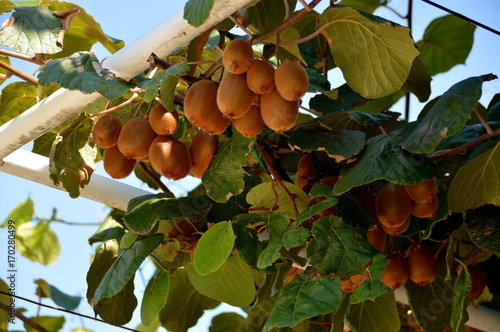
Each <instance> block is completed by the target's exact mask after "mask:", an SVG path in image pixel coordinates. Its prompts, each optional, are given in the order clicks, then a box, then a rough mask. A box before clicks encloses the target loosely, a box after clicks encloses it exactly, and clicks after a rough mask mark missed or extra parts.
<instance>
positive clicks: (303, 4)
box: [299, 0, 313, 12]
mask: <svg viewBox="0 0 500 332" xmlns="http://www.w3.org/2000/svg"><path fill="white" fill-rule="evenodd" d="M299 2H300V3H301V4H302V6H304V9H305V10H307V11H308V12H310V11H311V10H313V9H312V8H311V7H310V6H309V5H308V4H307V3H306V2H305V1H304V0H299Z"/></svg>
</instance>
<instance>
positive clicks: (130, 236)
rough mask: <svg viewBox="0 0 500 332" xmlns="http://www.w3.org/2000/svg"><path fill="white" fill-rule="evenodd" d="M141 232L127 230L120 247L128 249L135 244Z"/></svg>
mask: <svg viewBox="0 0 500 332" xmlns="http://www.w3.org/2000/svg"><path fill="white" fill-rule="evenodd" d="M138 236H139V234H137V233H134V232H126V233H125V234H123V236H122V237H121V239H120V248H123V249H127V248H130V246H131V245H133V244H134V242H135V240H137V237H138Z"/></svg>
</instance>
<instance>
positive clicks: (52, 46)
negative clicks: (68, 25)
mask: <svg viewBox="0 0 500 332" xmlns="http://www.w3.org/2000/svg"><path fill="white" fill-rule="evenodd" d="M61 29H62V22H61V21H60V20H59V19H58V18H57V17H56V16H55V15H54V14H53V12H52V11H51V10H49V9H47V8H41V7H16V8H14V13H12V17H11V18H10V20H9V21H8V24H7V25H6V26H4V27H3V28H2V29H1V30H0V44H1V45H5V46H8V47H11V48H13V49H14V50H16V51H17V52H19V53H24V54H33V53H57V52H59V51H61V49H62V48H61V45H60V44H59V43H58V40H57V38H58V35H59V31H61Z"/></svg>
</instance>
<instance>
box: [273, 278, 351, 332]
mask: <svg viewBox="0 0 500 332" xmlns="http://www.w3.org/2000/svg"><path fill="white" fill-rule="evenodd" d="M341 299H342V287H341V286H340V279H339V278H338V277H334V278H330V277H326V276H325V277H319V278H315V277H312V276H310V275H307V274H304V273H301V274H298V275H296V276H295V277H293V279H292V281H290V282H289V283H288V284H287V285H286V286H285V287H283V289H282V290H281V293H280V296H279V298H278V300H277V301H276V303H275V305H274V307H273V309H272V311H271V315H270V316H269V319H268V320H267V322H266V325H265V326H264V330H265V331H271V330H272V329H273V328H276V327H286V326H290V327H294V326H296V325H297V324H298V323H300V322H301V321H303V320H304V319H307V318H310V317H314V316H316V315H321V314H327V313H330V312H332V311H335V310H336V309H337V308H338V307H339V306H340V301H341Z"/></svg>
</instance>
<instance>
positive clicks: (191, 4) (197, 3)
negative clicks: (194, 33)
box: [184, 0, 214, 27]
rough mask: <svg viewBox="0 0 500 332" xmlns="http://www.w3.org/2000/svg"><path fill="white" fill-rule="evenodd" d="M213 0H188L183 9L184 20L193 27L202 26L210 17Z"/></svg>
mask: <svg viewBox="0 0 500 332" xmlns="http://www.w3.org/2000/svg"><path fill="white" fill-rule="evenodd" d="M213 6H214V0H189V1H188V2H186V5H185V7H184V18H185V19H186V21H188V23H189V24H191V25H192V26H195V27H199V26H200V25H202V24H203V23H204V22H205V21H206V20H207V18H208V16H209V15H210V11H211V10H212V7H213Z"/></svg>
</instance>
